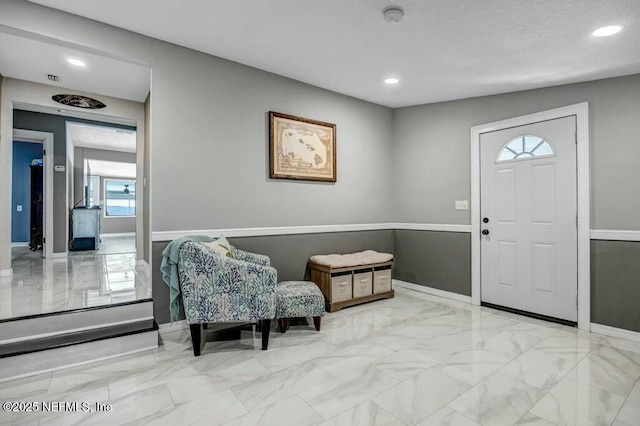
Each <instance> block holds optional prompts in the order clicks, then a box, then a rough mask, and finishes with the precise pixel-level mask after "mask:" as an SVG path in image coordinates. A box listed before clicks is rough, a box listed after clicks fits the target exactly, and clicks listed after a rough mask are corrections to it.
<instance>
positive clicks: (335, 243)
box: [152, 231, 394, 324]
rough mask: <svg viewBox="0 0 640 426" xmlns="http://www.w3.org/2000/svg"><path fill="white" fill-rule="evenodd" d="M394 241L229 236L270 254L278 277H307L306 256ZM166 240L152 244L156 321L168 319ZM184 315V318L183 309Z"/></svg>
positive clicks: (374, 235) (365, 236) (385, 248)
mask: <svg viewBox="0 0 640 426" xmlns="http://www.w3.org/2000/svg"><path fill="white" fill-rule="evenodd" d="M393 241H394V238H393V231H362V232H334V233H326V234H300V235H275V236H265V237H243V238H229V242H230V243H231V244H233V245H234V246H235V247H237V248H239V249H242V250H246V251H250V252H253V253H261V254H265V255H267V256H269V258H270V259H271V266H273V267H274V268H276V269H277V271H278V281H287V280H302V279H304V278H305V270H306V266H307V260H309V257H310V256H312V255H314V254H327V253H350V252H354V251H362V250H368V249H371V250H377V251H380V252H386V253H393ZM167 244H168V242H167V241H162V242H154V243H153V246H152V251H153V253H152V256H153V258H152V262H153V274H152V280H153V283H152V285H153V289H152V292H153V309H154V316H155V318H156V321H157V322H158V323H160V324H163V323H167V322H169V287H167V285H166V284H165V283H164V281H162V276H161V274H160V264H161V262H162V251H163V250H164V249H165V247H166V246H167ZM181 318H184V312H182V316H181Z"/></svg>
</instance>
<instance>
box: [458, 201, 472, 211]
mask: <svg viewBox="0 0 640 426" xmlns="http://www.w3.org/2000/svg"><path fill="white" fill-rule="evenodd" d="M455 209H456V210H469V200H456V204H455Z"/></svg>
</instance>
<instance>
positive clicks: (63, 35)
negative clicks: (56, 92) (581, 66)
mask: <svg viewBox="0 0 640 426" xmlns="http://www.w3.org/2000/svg"><path fill="white" fill-rule="evenodd" d="M0 25H5V26H8V27H13V28H17V29H19V30H22V31H28V32H31V33H33V34H44V35H47V36H50V37H54V38H58V39H61V40H65V41H67V42H69V43H76V44H78V45H81V46H85V47H87V48H89V49H95V50H96V51H99V52H106V53H107V54H109V55H111V56H113V57H116V58H121V59H127V60H132V61H137V62H143V63H147V64H150V65H151V67H152V71H153V72H152V77H151V79H152V81H151V85H152V90H153V96H152V97H151V100H150V107H149V112H150V114H152V115H153V120H152V121H151V126H150V133H152V134H153V136H152V143H153V146H152V147H151V153H150V157H151V169H150V176H153V187H152V188H151V198H152V205H151V212H153V222H152V229H151V231H166V230H185V229H186V230H193V229H211V228H227V227H258V226H291V225H320V224H340V223H367V222H421V223H454V224H468V223H469V222H470V220H469V219H470V218H469V213H468V212H464V211H455V210H454V209H453V202H454V200H456V199H469V193H470V187H469V180H470V175H469V155H470V149H469V147H470V141H469V128H470V127H472V126H475V125H479V124H483V123H487V122H491V121H496V120H501V119H505V118H510V117H515V116H519V115H523V114H528V113H534V112H539V111H542V110H546V109H551V108H556V107H561V106H566V105H570V104H575V103H578V102H584V101H588V102H589V104H590V136H591V156H592V162H591V178H592V179H591V186H592V206H591V219H592V227H594V228H600V229H636V230H637V229H640V215H637V214H634V213H633V212H637V211H639V209H640V197H638V196H637V194H638V191H639V188H640V187H639V186H638V185H639V182H640V167H638V166H637V165H638V164H639V161H638V160H639V159H640V143H638V138H639V136H638V135H640V131H639V130H640V120H638V116H639V112H640V96H638V93H640V76H639V75H635V76H629V77H621V78H616V79H609V80H603V81H597V82H589V83H580V84H574V85H567V86H559V87H552V88H546V89H539V90H532V91H527V92H519V93H511V94H505V95H496V96H487V97H481V98H474V99H466V100H461V101H453V102H445V103H439V104H432V105H423V106H416V107H409V108H401V109H398V110H395V111H392V110H390V109H388V108H384V107H380V106H377V105H373V104H370V103H366V102H362V101H358V100H355V99H352V98H349V97H346V96H342V95H338V94H335V93H332V92H329V91H326V90H321V89H318V88H315V87H311V86H308V85H305V84H302V83H300V82H296V81H293V80H290V79H286V78H283V77H279V76H276V75H273V74H269V73H266V72H262V71H259V70H256V69H253V68H250V67H246V66H242V65H239V64H237V63H233V62H230V61H226V60H222V59H219V58H214V57H211V56H207V55H204V54H201V53H198V52H194V51H191V50H188V49H184V48H181V47H178V46H175V45H171V44H169V43H164V42H161V41H158V40H153V39H150V38H147V37H143V36H140V35H137V34H134V33H131V32H127V31H123V30H119V29H115V28H113V27H110V26H108V25H104V24H100V23H97V22H95V21H90V20H87V19H82V18H79V17H76V16H72V15H69V14H65V13H61V12H58V11H53V10H51V9H48V8H44V7H41V6H38V5H35V4H32V3H28V2H23V1H5V2H2V3H0ZM177 106H178V107H177ZM269 110H275V111H280V112H284V113H290V114H295V115H300V116H305V117H309V118H315V119H320V120H324V121H329V122H333V123H336V124H337V125H338V127H337V135H338V156H337V159H338V182H337V183H336V184H310V183H301V182H289V181H278V180H270V179H269V178H268V159H267V152H268V145H267V131H268V120H267V112H268V111H269ZM389 160H391V161H389ZM186 186H188V187H189V188H190V190H189V191H181V189H182V188H185V187H186ZM168 206H181V210H180V211H179V213H177V212H176V210H175V209H172V208H168ZM400 234H401V233H398V235H400ZM405 237H406V238H407V243H406V245H405V244H404V243H403V240H404V239H405ZM412 238H417V237H414V236H396V244H397V245H398V250H404V249H403V247H405V246H408V247H411V245H412V244H414V246H415V245H416V244H417V243H412V242H411V241H414V240H412ZM454 238H456V237H454ZM161 246H162V243H156V244H154V248H153V253H152V256H151V257H152V261H153V262H154V274H153V275H154V277H153V278H154V283H155V282H157V280H158V278H159V277H157V268H156V265H155V263H156V262H157V261H158V250H160V249H159V248H158V247H161ZM274 247H275V246H274ZM423 249H424V250H427V249H425V248H423ZM624 250H627V249H626V248H624ZM451 255H452V256H457V255H458V253H456V252H452V253H451ZM404 257H405V255H402V254H401V253H400V252H399V256H398V263H399V264H400V266H401V269H402V271H403V273H404V274H411V273H414V272H412V271H411V269H412V267H411V266H410V262H409V260H410V259H408V260H406V261H405V260H404V259H403V258H404ZM305 260H306V259H305ZM402 262H405V263H404V265H403V264H402ZM414 263H415V262H414ZM439 266H440V265H436V264H435V262H434V265H433V268H436V267H439ZM417 267H418V266H416V268H417ZM447 271H448V269H446V268H445V269H444V270H443V271H440V272H438V271H435V270H434V271H429V274H433V275H426V273H424V274H418V273H417V272H415V275H416V277H417V278H416V280H422V278H421V277H425V278H424V279H425V282H424V283H423V284H431V283H430V282H427V281H429V280H430V277H431V276H434V277H442V276H445V275H446V273H447ZM405 276H406V275H405ZM610 279H611V280H613V281H615V283H614V284H611V285H617V284H619V283H620V281H619V280H620V278H619V276H616V275H613V276H612V277H611V278H610ZM456 282H457V281H456ZM601 282H603V281H602V280H601ZM438 285H443V286H444V284H438ZM457 285H460V286H461V287H464V286H463V285H461V284H456V286H457ZM156 287H157V286H156ZM447 288H448V287H447ZM451 289H452V290H454V291H460V292H462V293H463V294H464V291H465V290H464V289H462V288H458V287H455V286H453V287H451ZM456 289H457V290H456ZM635 291H636V292H635V293H634V292H633V291H632V293H631V296H633V297H636V299H634V300H637V295H638V291H640V290H638V289H637V288H636V290H635ZM156 297H158V298H161V297H162V295H161V294H160V293H158V294H156V293H154V298H156ZM601 297H603V296H601V294H600V293H599V292H595V293H594V303H595V304H596V306H598V305H597V304H598V303H599V298H601ZM603 309H609V308H603ZM625 309H626V308H625ZM614 311H615V312H614V313H613V314H614V315H618V316H624V315H627V314H629V315H631V314H632V313H633V312H632V311H629V310H625V311H624V312H618V310H615V309H614ZM598 315H600V316H597V318H603V317H602V316H601V315H602V314H601V313H598ZM160 320H161V321H162V318H160ZM610 322H614V321H610Z"/></svg>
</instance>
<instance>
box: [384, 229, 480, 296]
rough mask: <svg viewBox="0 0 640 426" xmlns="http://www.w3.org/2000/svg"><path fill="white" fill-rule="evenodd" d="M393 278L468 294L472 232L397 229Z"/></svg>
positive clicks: (469, 287) (395, 233) (469, 290)
mask: <svg viewBox="0 0 640 426" xmlns="http://www.w3.org/2000/svg"><path fill="white" fill-rule="evenodd" d="M393 242H394V244H393V246H394V254H395V259H396V263H395V267H394V278H396V279H398V280H402V281H406V282H409V283H413V284H420V285H425V286H428V287H433V288H436V289H440V290H445V291H449V292H453V293H458V294H463V295H465V296H471V235H470V234H469V233H465V232H433V231H408V230H396V231H395V232H394V238H393Z"/></svg>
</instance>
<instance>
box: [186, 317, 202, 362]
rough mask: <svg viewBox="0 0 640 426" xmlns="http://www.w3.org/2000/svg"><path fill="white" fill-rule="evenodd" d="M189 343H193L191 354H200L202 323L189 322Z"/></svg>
mask: <svg viewBox="0 0 640 426" xmlns="http://www.w3.org/2000/svg"><path fill="white" fill-rule="evenodd" d="M189 328H190V329H191V343H192V344H193V355H194V356H200V350H201V349H202V324H190V325H189Z"/></svg>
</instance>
